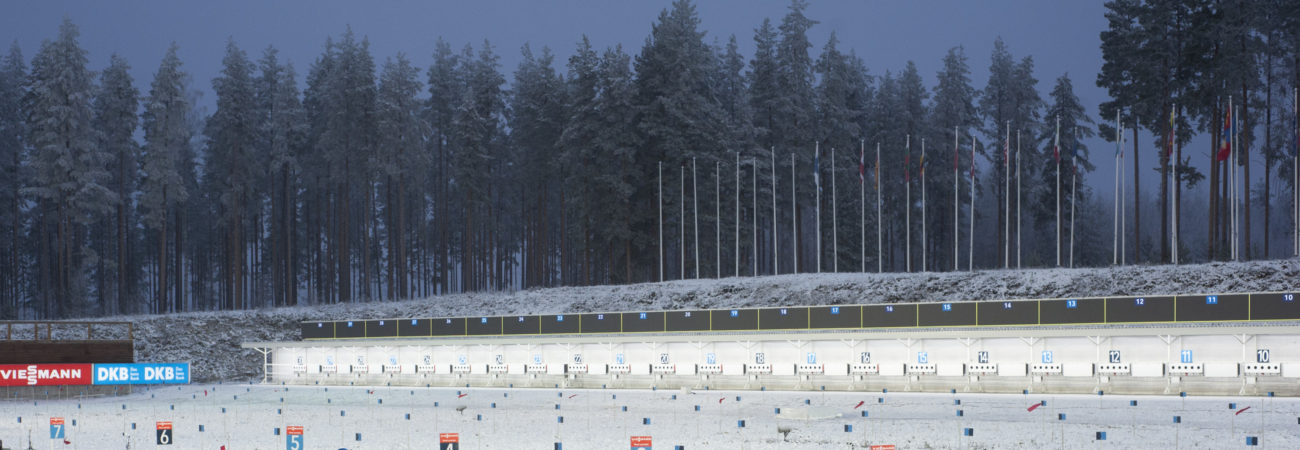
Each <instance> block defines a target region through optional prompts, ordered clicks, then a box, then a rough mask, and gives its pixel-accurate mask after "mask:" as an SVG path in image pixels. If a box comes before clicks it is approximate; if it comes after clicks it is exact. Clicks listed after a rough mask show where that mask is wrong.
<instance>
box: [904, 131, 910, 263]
mask: <svg viewBox="0 0 1300 450" xmlns="http://www.w3.org/2000/svg"><path fill="white" fill-rule="evenodd" d="M911 158H912V135H910V134H909V135H907V147H906V148H905V149H904V153H903V186H904V187H905V188H906V191H907V195H906V197H904V201H903V211H905V213H904V217H905V218H906V222H905V223H906V225H905V226H903V229H904V230H906V231H907V232H906V233H904V236H906V237H907V239H904V242H906V245H904V247H903V248H904V250H906V252H905V255H906V256H907V257H906V258H905V261H906V265H907V272H908V273H911V272H912V171H911V170H910V169H911V167H909V166H911V165H912V162H911V161H910V159H911Z"/></svg>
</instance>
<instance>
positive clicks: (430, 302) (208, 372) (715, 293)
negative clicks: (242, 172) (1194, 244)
mask: <svg viewBox="0 0 1300 450" xmlns="http://www.w3.org/2000/svg"><path fill="white" fill-rule="evenodd" d="M1298 287H1300V260H1297V259H1287V260H1275V261H1260V262H1250V263H1212V264H1199V265H1184V266H1129V267H1123V268H1101V269H1027V270H1019V271H1016V270H989V271H978V272H927V273H913V274H899V273H888V274H859V273H837V274H799V275H779V276H766V277H757V278H750V277H740V278H723V279H705V280H682V281H669V282H664V283H644V284H635V285H623V286H593V287H564V288H551V289H534V290H528V291H520V292H511V293H469V294H457V295H447V296H441V297H433V298H427V299H421V300H410V301H402V302H386V303H368V304H348V305H316V306H299V307H292V308H278V309H267V310H257V311H237V312H200V313H187V314H178V315H167V316H127V317H113V318H105V319H104V320H130V321H133V322H135V324H136V328H135V329H136V331H135V337H136V359H137V360H138V361H151V362H164V361H189V362H191V363H193V367H194V376H195V378H196V379H197V380H201V381H214V380H230V381H233V380H247V379H250V378H252V377H254V376H258V375H260V372H261V361H262V358H261V355H260V354H258V353H256V352H254V351H252V350H241V349H239V343H240V342H247V341H277V340H297V339H298V333H299V328H298V323H299V322H300V321H303V320H313V319H345V318H354V319H366V318H401V317H448V316H473V315H481V314H498V315H510V314H549V313H573V312H589V311H626V310H642V311H644V310H672V309H694V308H729V307H759V306H777V305H826V304H856V303H879V302H910V301H940V300H944V301H962V300H999V299H1032V298H1059V297H1089V296H1106V295H1158V294H1194V293H1230V292H1259V291H1280V290H1292V289H1297V288H1298Z"/></svg>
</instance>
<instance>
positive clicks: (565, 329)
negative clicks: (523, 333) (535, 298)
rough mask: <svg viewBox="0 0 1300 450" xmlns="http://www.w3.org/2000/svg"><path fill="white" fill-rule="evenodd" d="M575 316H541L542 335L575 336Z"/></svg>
mask: <svg viewBox="0 0 1300 450" xmlns="http://www.w3.org/2000/svg"><path fill="white" fill-rule="evenodd" d="M577 333H578V315H577V314H551V315H545V316H542V334H577Z"/></svg>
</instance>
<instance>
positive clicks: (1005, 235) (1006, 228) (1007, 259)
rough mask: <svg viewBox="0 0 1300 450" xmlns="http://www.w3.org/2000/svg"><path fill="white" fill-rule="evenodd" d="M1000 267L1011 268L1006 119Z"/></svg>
mask: <svg viewBox="0 0 1300 450" xmlns="http://www.w3.org/2000/svg"><path fill="white" fill-rule="evenodd" d="M1002 174H1003V175H1004V176H1005V177H1004V178H1005V181H1003V185H1002V217H1003V220H1004V221H1003V222H1002V224H1003V229H1002V239H1003V240H1002V242H1003V244H1004V245H1003V247H1002V268H1003V269H1010V268H1011V121H1010V120H1008V121H1007V138H1006V140H1005V141H1003V142H1002Z"/></svg>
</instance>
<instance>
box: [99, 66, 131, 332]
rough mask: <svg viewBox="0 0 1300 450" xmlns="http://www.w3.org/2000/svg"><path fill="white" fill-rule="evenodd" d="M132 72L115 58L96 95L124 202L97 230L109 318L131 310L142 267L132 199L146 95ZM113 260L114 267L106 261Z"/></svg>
mask: <svg viewBox="0 0 1300 450" xmlns="http://www.w3.org/2000/svg"><path fill="white" fill-rule="evenodd" d="M130 70H131V68H130V66H129V65H127V62H126V60H125V59H123V58H122V57H120V56H118V55H116V54H114V55H113V56H112V57H111V58H109V63H108V67H107V68H105V69H104V72H103V73H102V74H101V78H100V82H99V91H98V92H97V93H96V95H95V105H94V107H95V129H96V130H97V131H98V137H99V142H98V145H99V147H100V148H102V149H103V151H105V152H107V153H108V155H109V157H110V158H111V159H110V160H109V163H108V170H109V180H108V186H109V189H112V190H113V193H114V195H116V196H117V198H118V200H119V201H118V202H116V204H114V205H113V207H114V209H115V211H114V212H113V214H112V215H111V216H110V217H106V218H105V220H103V221H100V222H99V223H97V224H96V226H95V231H94V234H95V237H94V239H95V242H96V247H97V253H99V254H100V256H101V257H100V263H99V264H98V269H97V270H96V283H95V285H96V292H98V295H99V300H100V306H101V307H102V308H103V311H102V313H104V314H110V313H121V312H123V311H126V310H127V308H128V307H129V302H130V300H131V297H132V296H133V295H134V294H135V289H136V286H135V282H136V278H137V276H136V272H135V268H136V267H137V266H136V264H135V258H134V254H133V251H134V248H135V239H134V236H135V228H136V215H135V205H134V204H133V202H132V200H131V197H132V195H133V194H134V193H135V191H136V185H137V183H138V182H139V180H138V167H139V163H140V161H139V159H140V145H139V144H138V143H137V142H136V140H135V131H136V128H137V127H138V126H139V123H140V122H139V117H138V116H137V115H136V110H138V109H139V107H140V91H139V90H137V89H136V88H135V86H134V84H133V83H134V82H133V80H132V79H131V74H130V73H129V72H130ZM110 259H111V263H106V261H105V260H110ZM110 277H112V278H114V279H113V280H110V279H109V278H110ZM110 283H112V284H111V286H110Z"/></svg>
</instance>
